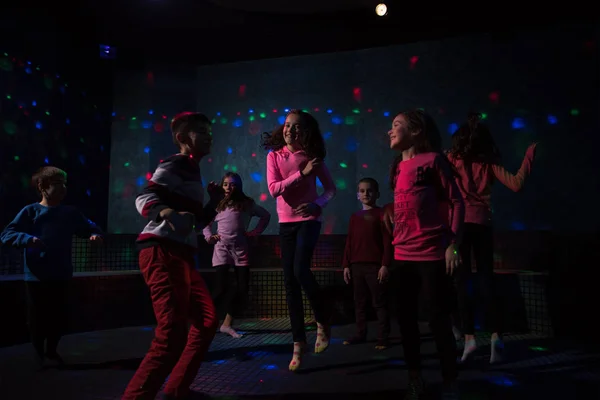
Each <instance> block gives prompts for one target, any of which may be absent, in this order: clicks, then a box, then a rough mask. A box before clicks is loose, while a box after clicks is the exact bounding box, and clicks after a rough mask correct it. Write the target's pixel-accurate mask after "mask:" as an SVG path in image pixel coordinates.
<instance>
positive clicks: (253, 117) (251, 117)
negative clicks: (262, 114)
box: [248, 115, 256, 121]
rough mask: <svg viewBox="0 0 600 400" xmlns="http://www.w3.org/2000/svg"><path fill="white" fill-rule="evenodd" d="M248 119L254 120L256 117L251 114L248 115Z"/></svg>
mask: <svg viewBox="0 0 600 400" xmlns="http://www.w3.org/2000/svg"><path fill="white" fill-rule="evenodd" d="M248 119H249V120H250V121H254V120H255V119H256V117H255V116H254V115H251V116H250V117H248Z"/></svg>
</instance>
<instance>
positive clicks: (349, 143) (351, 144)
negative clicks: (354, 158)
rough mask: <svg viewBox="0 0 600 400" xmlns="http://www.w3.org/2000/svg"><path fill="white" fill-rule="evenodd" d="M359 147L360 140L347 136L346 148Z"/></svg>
mask: <svg viewBox="0 0 600 400" xmlns="http://www.w3.org/2000/svg"><path fill="white" fill-rule="evenodd" d="M356 149H358V142H357V141H356V138H353V137H348V138H346V150H348V151H356Z"/></svg>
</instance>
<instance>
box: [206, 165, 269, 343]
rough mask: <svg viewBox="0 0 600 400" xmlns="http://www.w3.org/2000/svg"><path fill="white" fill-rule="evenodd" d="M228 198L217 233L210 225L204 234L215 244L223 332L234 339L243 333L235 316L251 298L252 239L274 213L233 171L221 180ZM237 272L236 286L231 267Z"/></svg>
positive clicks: (219, 212) (219, 216)
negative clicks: (246, 190) (235, 325)
mask: <svg viewBox="0 0 600 400" xmlns="http://www.w3.org/2000/svg"><path fill="white" fill-rule="evenodd" d="M221 187H222V188H223V191H224V192H225V198H224V199H223V200H221V202H220V203H219V204H218V206H217V208H216V211H217V215H216V217H215V219H214V221H213V222H216V223H217V233H216V234H215V235H213V234H212V230H211V225H212V222H211V223H210V224H208V225H207V226H206V227H205V228H204V230H203V231H202V233H203V234H204V238H205V239H206V241H207V242H208V243H209V244H214V245H215V248H214V250H213V257H212V265H213V267H215V269H216V271H215V275H216V276H215V289H214V291H213V294H212V295H213V301H214V303H215V307H216V309H217V312H219V313H220V314H221V313H225V319H224V321H223V324H222V325H221V328H220V331H221V333H225V334H228V335H230V336H232V337H234V338H240V337H242V335H241V334H240V333H238V332H236V330H235V329H234V328H233V326H232V325H233V316H234V315H235V312H236V311H238V312H239V311H242V309H243V306H244V305H245V303H246V299H247V298H248V283H249V278H250V259H249V254H248V253H249V245H248V238H249V237H255V236H258V235H260V234H261V233H263V232H264V230H265V229H266V228H267V225H269V221H270V220H271V214H270V213H269V212H268V211H267V210H265V209H264V208H263V207H261V206H259V205H258V204H256V203H255V202H254V200H252V199H251V198H250V197H248V196H246V194H245V193H244V188H243V186H242V178H241V177H240V176H239V175H238V174H236V173H233V172H228V173H226V174H225V176H224V177H223V180H222V181H221ZM253 217H257V218H258V219H259V220H258V223H257V224H256V227H255V228H254V229H253V230H251V231H248V226H249V225H250V220H251V219H252V218H253ZM231 267H233V268H234V271H235V277H236V279H235V281H236V285H235V286H234V287H230V285H229V270H230V269H231Z"/></svg>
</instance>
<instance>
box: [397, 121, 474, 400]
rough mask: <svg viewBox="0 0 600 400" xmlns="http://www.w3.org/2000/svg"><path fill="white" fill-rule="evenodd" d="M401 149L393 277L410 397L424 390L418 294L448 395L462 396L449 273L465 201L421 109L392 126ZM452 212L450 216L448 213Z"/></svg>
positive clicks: (454, 263) (437, 134)
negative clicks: (459, 383) (459, 394)
mask: <svg viewBox="0 0 600 400" xmlns="http://www.w3.org/2000/svg"><path fill="white" fill-rule="evenodd" d="M388 135H389V138H390V147H391V148H392V149H393V150H396V151H398V152H399V153H400V155H399V156H398V157H396V159H395V160H394V163H393V165H392V168H391V171H390V184H391V186H392V189H393V190H394V213H393V215H394V227H393V229H394V239H393V242H392V244H393V245H394V262H393V265H392V269H391V271H390V272H391V279H390V284H391V287H392V288H393V293H394V295H395V297H396V302H397V303H396V310H397V313H398V320H399V324H400V332H401V334H402V339H403V340H402V344H403V347H404V357H405V360H406V365H407V367H408V373H409V385H408V389H407V394H406V397H405V398H406V399H418V398H420V396H421V395H422V393H423V382H422V380H421V374H420V370H421V352H420V333H419V325H418V308H419V307H418V306H419V293H420V292H422V294H423V300H424V301H425V303H426V306H427V309H428V315H429V325H430V327H431V331H432V334H433V337H434V339H435V343H436V346H437V350H438V354H439V357H440V361H441V365H442V375H443V378H444V395H443V398H444V399H458V394H457V389H456V383H455V381H456V378H457V375H458V372H457V365H456V341H455V339H454V335H453V334H452V323H451V319H450V316H451V312H452V309H453V308H454V307H453V302H454V298H455V294H454V291H453V285H452V278H451V275H452V272H453V271H454V269H455V268H457V267H458V265H459V264H460V262H461V260H460V255H459V253H458V245H459V244H460V232H461V230H462V224H463V219H464V204H463V200H462V196H461V194H460V191H459V190H458V187H457V185H456V182H455V180H454V176H453V174H452V169H451V165H450V163H449V162H448V160H447V159H446V157H445V156H444V154H443V153H441V136H440V132H439V130H438V128H437V126H436V124H435V122H434V121H433V119H432V118H431V117H430V116H429V115H427V114H425V112H423V111H421V110H411V111H405V112H402V113H400V114H398V115H397V116H396V117H395V118H394V121H393V124H392V129H390V131H389V132H388ZM449 215H450V218H448V216H449Z"/></svg>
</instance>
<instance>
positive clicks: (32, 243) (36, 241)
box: [27, 236, 46, 249]
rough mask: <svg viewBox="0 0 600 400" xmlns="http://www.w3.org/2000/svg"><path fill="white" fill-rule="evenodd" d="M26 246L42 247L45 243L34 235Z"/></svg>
mask: <svg viewBox="0 0 600 400" xmlns="http://www.w3.org/2000/svg"><path fill="white" fill-rule="evenodd" d="M27 247H29V248H33V249H43V248H44V247H46V244H45V243H44V242H42V239H40V238H36V237H35V236H34V237H32V238H31V241H29V243H27Z"/></svg>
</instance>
